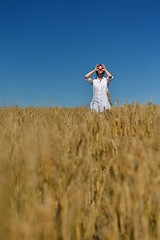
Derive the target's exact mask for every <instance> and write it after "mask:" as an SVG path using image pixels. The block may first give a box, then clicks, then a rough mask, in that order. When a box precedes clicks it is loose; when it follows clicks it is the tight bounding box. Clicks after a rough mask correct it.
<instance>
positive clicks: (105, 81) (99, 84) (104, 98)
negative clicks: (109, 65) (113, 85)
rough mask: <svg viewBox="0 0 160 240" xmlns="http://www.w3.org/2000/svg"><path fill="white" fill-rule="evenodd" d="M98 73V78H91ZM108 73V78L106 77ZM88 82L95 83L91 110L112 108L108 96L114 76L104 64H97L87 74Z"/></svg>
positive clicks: (101, 110)
mask: <svg viewBox="0 0 160 240" xmlns="http://www.w3.org/2000/svg"><path fill="white" fill-rule="evenodd" d="M95 72H96V74H97V78H91V75H92V74H93V73H95ZM105 73H106V75H107V78H106V77H104V74H105ZM85 79H86V81H87V82H88V83H90V84H92V85H93V98H92V102H91V104H90V108H91V110H95V111H96V112H99V111H100V112H103V111H104V110H109V109H111V104H110V101H109V97H108V85H109V83H110V82H111V80H112V79H113V76H112V75H111V74H110V72H108V70H107V69H106V67H105V65H104V64H97V65H96V67H95V69H94V70H92V71H91V72H89V73H87V74H86V75H85Z"/></svg>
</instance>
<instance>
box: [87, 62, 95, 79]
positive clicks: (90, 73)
mask: <svg viewBox="0 0 160 240" xmlns="http://www.w3.org/2000/svg"><path fill="white" fill-rule="evenodd" d="M97 67H98V65H96V67H95V69H94V70H92V71H90V72H89V73H87V74H86V75H85V76H84V77H85V79H88V78H89V77H90V76H91V75H92V74H93V73H95V72H96V71H98V68H97Z"/></svg>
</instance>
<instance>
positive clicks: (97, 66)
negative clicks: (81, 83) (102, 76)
mask: <svg viewBox="0 0 160 240" xmlns="http://www.w3.org/2000/svg"><path fill="white" fill-rule="evenodd" d="M98 70H99V65H98V64H96V66H95V71H96V72H97V71H98Z"/></svg>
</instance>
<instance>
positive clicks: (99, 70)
mask: <svg viewBox="0 0 160 240" xmlns="http://www.w3.org/2000/svg"><path fill="white" fill-rule="evenodd" d="M97 69H98V76H102V75H103V74H104V69H103V66H97Z"/></svg>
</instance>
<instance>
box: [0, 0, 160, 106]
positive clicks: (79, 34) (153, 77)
mask: <svg viewBox="0 0 160 240" xmlns="http://www.w3.org/2000/svg"><path fill="white" fill-rule="evenodd" d="M159 23H160V1H158V0H157V1H155V0H121V1H120V0H110V1H107V0H101V1H98V0H97V1H95V0H92V1H91V0H88V1H87V0H85V1H84V0H81V1H75V0H59V1H58V0H57V1H54V0H52V1H49V0H23V1H22V0H0V105H1V106H4V105H5V106H6V105H20V106H66V107H73V106H82V105H88V106H89V103H90V101H91V97H92V86H91V85H89V84H87V83H86V82H85V80H84V75H85V74H86V73H87V72H89V71H90V70H92V69H93V68H94V66H95V64H96V63H104V64H105V65H106V67H107V69H108V70H109V71H110V72H111V73H112V74H113V76H114V80H113V82H112V83H111V84H110V94H111V100H112V102H113V104H114V103H115V101H116V99H118V101H119V103H120V104H123V103H124V102H125V100H127V101H128V102H130V103H132V102H135V101H137V100H138V101H139V102H140V103H146V102H147V101H152V102H153V103H156V104H159V103H160V77H159V75H160V74H159V71H160V26H159Z"/></svg>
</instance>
